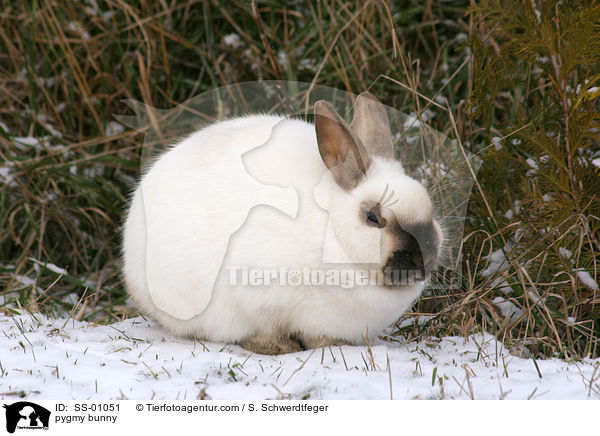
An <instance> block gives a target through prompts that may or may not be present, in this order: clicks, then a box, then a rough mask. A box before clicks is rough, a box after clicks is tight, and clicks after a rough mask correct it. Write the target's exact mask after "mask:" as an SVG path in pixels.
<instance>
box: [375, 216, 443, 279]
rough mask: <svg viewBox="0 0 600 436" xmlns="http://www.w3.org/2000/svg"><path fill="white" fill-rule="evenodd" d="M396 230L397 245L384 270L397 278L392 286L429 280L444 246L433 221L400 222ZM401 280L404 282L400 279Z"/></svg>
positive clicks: (395, 227)
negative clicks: (402, 223)
mask: <svg viewBox="0 0 600 436" xmlns="http://www.w3.org/2000/svg"><path fill="white" fill-rule="evenodd" d="M393 232H394V236H395V240H396V244H397V248H396V249H395V250H394V251H392V253H391V254H390V255H389V256H388V259H387V261H386V262H385V264H384V265H383V271H384V273H386V274H388V276H391V277H394V278H395V280H396V282H394V283H393V284H392V285H391V286H389V287H393V288H395V287H398V286H402V285H406V284H413V283H414V281H425V280H426V279H428V278H429V277H430V276H431V272H432V271H433V270H434V269H435V268H436V267H437V261H438V256H439V246H440V241H439V236H438V235H437V232H436V231H435V228H434V226H433V223H427V224H418V225H412V226H404V227H403V226H400V225H399V224H396V225H395V226H394V231H393ZM398 279H399V280H400V282H397V280H398ZM406 281H408V283H405V282H406Z"/></svg>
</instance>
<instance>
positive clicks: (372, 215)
mask: <svg viewBox="0 0 600 436" xmlns="http://www.w3.org/2000/svg"><path fill="white" fill-rule="evenodd" d="M366 218H367V225H369V226H373V227H377V228H382V227H384V226H385V218H383V216H382V215H381V206H379V204H377V205H375V206H374V207H372V208H371V209H369V210H367V211H366Z"/></svg>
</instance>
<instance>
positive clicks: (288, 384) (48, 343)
mask: <svg viewBox="0 0 600 436" xmlns="http://www.w3.org/2000/svg"><path fill="white" fill-rule="evenodd" d="M0 327H1V328H2V330H3V332H4V334H3V335H0V349H2V350H3V352H2V354H1V357H0V398H2V399H14V398H15V393H16V394H17V395H18V394H19V393H21V394H22V395H23V396H25V397H27V398H29V399H34V400H35V399H119V398H128V399H196V398H207V399H287V398H294V399H306V398H310V399H389V398H390V396H392V397H393V398H394V399H439V398H448V399H459V398H462V399H469V398H475V399H485V398H488V399H498V398H505V399H527V398H535V399H575V398H576V399H587V398H596V399H597V398H600V385H599V383H600V381H599V378H600V371H598V368H599V367H600V360H584V361H582V362H578V363H577V362H572V363H567V362H564V361H561V360H556V359H551V360H538V361H537V362H535V361H534V360H532V359H523V358H519V357H516V356H513V355H511V354H510V353H509V352H508V351H507V350H506V349H504V348H503V347H502V346H501V344H500V343H498V342H496V341H495V339H494V338H493V337H492V336H490V335H487V334H486V335H476V336H472V337H470V338H469V339H468V340H466V341H465V340H464V339H463V338H457V337H446V338H441V339H438V338H430V339H428V340H424V341H421V342H410V343H397V342H385V341H383V340H379V341H378V342H377V343H375V344H373V345H372V347H370V348H368V347H365V346H356V347H351V346H344V347H332V348H327V349H316V350H308V351H303V352H299V353H294V354H288V355H283V356H262V355H255V354H252V353H250V352H248V351H246V350H244V349H242V348H240V347H238V346H234V345H223V344H213V343H205V344H203V343H201V342H198V341H192V340H186V339H181V338H176V337H173V336H171V335H169V334H167V333H165V332H164V331H163V330H161V329H160V328H158V327H157V326H156V325H155V324H154V323H153V322H151V321H146V320H144V319H142V318H140V317H138V318H132V319H128V320H125V321H122V322H119V323H115V324H112V325H95V324H91V323H85V322H77V321H73V320H65V319H55V320H52V319H48V318H46V317H44V316H42V315H39V314H36V315H35V316H34V315H31V314H25V315H14V316H8V315H0ZM388 362H389V366H388Z"/></svg>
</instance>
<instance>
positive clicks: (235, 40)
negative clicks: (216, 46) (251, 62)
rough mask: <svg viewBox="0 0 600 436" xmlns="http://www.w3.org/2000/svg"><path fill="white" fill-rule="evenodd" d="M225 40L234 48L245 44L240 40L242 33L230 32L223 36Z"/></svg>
mask: <svg viewBox="0 0 600 436" xmlns="http://www.w3.org/2000/svg"><path fill="white" fill-rule="evenodd" d="M223 42H224V43H225V44H227V45H229V46H231V47H233V48H240V47H241V46H242V45H243V44H242V42H241V41H240V35H238V34H237V33H230V34H229V35H225V36H224V37H223Z"/></svg>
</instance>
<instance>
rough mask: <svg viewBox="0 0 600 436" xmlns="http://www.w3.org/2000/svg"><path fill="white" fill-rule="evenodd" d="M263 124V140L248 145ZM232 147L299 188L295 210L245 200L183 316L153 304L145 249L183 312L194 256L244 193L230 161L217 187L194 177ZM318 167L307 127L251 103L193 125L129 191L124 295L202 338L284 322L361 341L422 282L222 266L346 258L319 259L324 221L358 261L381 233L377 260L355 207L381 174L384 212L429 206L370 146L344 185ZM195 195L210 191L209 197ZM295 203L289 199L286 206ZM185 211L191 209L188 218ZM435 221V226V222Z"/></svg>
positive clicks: (421, 213)
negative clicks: (259, 274)
mask: <svg viewBox="0 0 600 436" xmlns="http://www.w3.org/2000/svg"><path fill="white" fill-rule="evenodd" d="M271 134H272V137H271V139H270V140H269V141H268V143H267V145H265V146H264V147H258V148H256V150H253V149H254V148H255V147H257V146H259V145H261V144H263V143H264V142H266V141H267V139H268V138H269V137H270V135H271ZM246 152H247V153H246ZM243 153H246V154H243ZM239 156H242V162H243V165H244V166H245V169H246V170H247V172H248V173H249V174H250V175H252V176H253V177H254V178H256V179H257V180H258V181H260V182H263V183H265V184H268V185H276V186H279V187H281V188H284V187H287V186H292V187H293V188H294V189H295V190H296V192H297V194H298V201H299V208H298V214H297V216H296V217H295V218H292V217H290V216H286V215H285V214H283V213H282V212H281V211H279V210H277V209H275V208H272V207H267V206H258V207H254V208H252V209H251V210H250V212H249V214H248V217H247V219H246V221H245V222H244V224H243V226H241V227H240V228H239V230H238V231H237V232H236V233H235V234H233V235H232V236H231V239H230V241H229V247H228V249H227V254H226V256H225V259H224V260H223V265H222V267H221V270H220V272H219V274H218V276H217V278H216V282H215V286H214V289H213V292H212V296H211V297H210V302H209V303H208V305H207V306H206V308H205V309H204V311H203V312H202V313H201V314H199V315H197V316H190V317H188V319H181V317H174V316H172V315H171V314H170V313H167V312H165V311H164V310H161V309H159V308H157V305H156V304H155V302H154V301H153V299H152V298H151V294H150V293H149V291H148V286H147V282H148V280H147V277H148V276H147V259H149V258H152V265H153V266H152V272H151V274H152V275H153V283H154V285H153V286H154V288H153V294H157V293H158V294H161V295H162V296H164V298H163V301H165V302H168V304H171V307H173V308H175V309H174V310H175V311H178V310H179V311H181V312H182V313H187V312H189V310H191V309H189V306H193V304H191V303H190V302H193V301H195V300H197V299H198V297H197V295H195V294H197V292H196V287H197V286H198V283H201V282H202V280H204V277H203V262H208V261H210V260H211V259H213V256H212V253H211V250H210V249H209V248H207V244H206V238H207V237H208V236H207V235H210V234H212V233H214V232H215V231H216V230H217V229H218V226H219V225H220V223H221V221H222V220H225V221H226V220H227V217H228V216H230V215H232V214H235V210H234V209H235V205H236V204H242V203H244V204H245V203H248V199H247V198H244V196H247V195H248V191H247V190H239V191H238V190H236V189H231V186H236V183H237V181H236V179H235V178H236V177H240V178H243V183H246V181H247V177H248V174H242V173H235V172H229V173H227V177H229V178H230V179H228V180H227V181H226V183H224V184H223V186H222V188H221V187H220V186H217V187H214V184H211V185H210V186H211V189H212V190H213V191H211V192H210V193H208V192H205V191H204V190H203V189H202V186H203V184H207V181H208V180H209V179H210V180H214V177H218V176H219V174H214V173H211V172H210V169H212V168H219V166H218V165H217V166H215V162H214V159H223V162H226V159H233V158H236V157H239ZM203 169H205V171H203ZM325 173H326V168H325V166H324V164H323V162H322V160H321V158H320V155H319V152H318V148H317V142H316V135H315V128H314V126H313V125H312V124H309V123H305V122H303V121H300V120H292V119H284V118H281V117H276V116H263V115H255V116H248V117H244V118H237V119H233V120H229V121H225V122H221V123H217V124H215V125H212V126H210V127H207V128H205V129H203V130H201V131H199V132H196V133H195V134H193V135H192V136H190V137H189V138H187V139H186V140H184V141H182V142H181V143H179V144H178V145H176V146H174V147H173V148H171V149H170V150H169V151H168V152H166V153H165V154H164V155H162V156H161V157H160V158H159V159H158V160H157V161H156V162H155V163H154V165H153V166H152V167H151V169H150V170H149V171H148V172H147V173H146V174H145V175H144V176H143V178H142V181H141V183H140V186H138V188H137V189H136V191H135V194H134V196H133V200H132V203H131V207H130V209H129V212H128V216H127V220H126V224H125V231H124V241H123V252H124V275H125V281H126V284H127V289H128V291H129V293H130V295H131V296H132V298H133V299H134V300H135V301H136V302H137V304H138V305H139V306H140V308H141V310H142V311H143V312H145V313H147V314H149V315H150V316H151V317H153V318H154V319H156V320H157V321H158V322H159V323H160V324H162V325H163V326H164V327H165V328H167V329H168V330H170V331H172V332H174V333H176V334H178V335H187V336H194V337H198V338H203V339H206V340H211V341H219V342H236V341H240V340H242V339H243V338H244V337H246V336H250V335H253V334H262V335H265V336H268V335H270V334H279V333H284V334H285V333H293V334H299V335H304V336H309V337H320V336H327V337H331V338H335V339H341V340H346V341H350V342H353V343H358V342H361V341H362V340H363V337H364V335H365V334H366V333H370V334H377V333H379V332H381V330H382V329H384V328H386V327H388V326H389V325H391V324H392V323H393V322H394V321H396V320H397V319H398V318H399V317H400V315H402V313H404V312H405V311H406V310H407V309H408V308H409V307H410V306H411V304H412V303H413V302H414V300H415V299H416V298H417V297H418V296H419V294H420V293H421V291H422V289H423V286H424V285H423V283H422V282H417V284H415V285H413V286H406V287H404V288H402V289H388V288H385V287H378V286H364V287H360V286H355V287H353V288H351V289H343V288H341V287H332V286H273V285H272V286H270V287H267V286H264V287H252V286H243V285H239V284H238V285H237V286H231V285H230V270H229V269H228V267H249V268H252V267H253V266H254V267H258V268H260V269H265V268H273V269H276V268H282V267H288V268H289V269H299V270H302V269H303V268H305V267H308V268H311V269H333V268H338V269H348V265H343V264H323V260H322V255H323V242H324V236H325V232H326V230H327V226H328V225H330V226H332V230H333V232H334V234H335V236H336V237H337V241H338V242H339V246H338V249H339V250H340V253H343V254H345V255H346V256H347V257H348V259H349V260H351V261H353V260H354V261H355V259H358V262H360V258H361V253H362V252H363V251H364V250H369V248H368V247H369V244H374V243H375V242H374V241H380V240H381V244H382V247H381V248H382V252H383V255H384V256H382V259H381V262H382V263H383V262H385V260H386V258H385V257H386V256H385V255H386V254H389V253H390V252H391V250H392V241H391V239H390V240H388V239H389V238H388V239H386V237H385V236H384V238H380V235H381V230H380V229H377V228H373V227H368V226H366V225H365V223H364V222H361V220H360V215H359V207H360V204H361V202H362V201H364V200H373V201H377V200H379V199H380V197H381V195H382V193H383V192H384V190H385V189H386V185H387V186H388V192H389V191H390V190H393V191H394V195H395V197H396V198H398V199H399V201H398V202H396V203H395V204H394V205H393V206H391V208H390V209H389V210H387V209H386V210H385V211H384V214H387V215H390V214H396V215H397V216H398V217H399V219H402V220H403V222H411V221H414V222H417V221H419V220H424V219H427V217H429V218H431V214H432V206H431V201H430V200H429V196H428V195H427V192H426V191H425V189H424V188H423V187H422V186H421V185H420V184H419V183H418V182H416V181H415V180H413V179H411V178H410V177H408V176H406V175H405V174H404V171H403V170H402V167H401V165H400V163H399V162H395V161H390V160H387V159H384V158H379V157H377V156H373V157H372V164H371V166H370V168H369V172H368V177H367V179H366V181H364V182H362V183H360V184H359V185H358V186H357V187H356V188H355V189H354V190H352V191H351V192H348V193H346V192H344V191H343V190H341V189H340V188H339V187H338V186H337V185H336V184H335V183H334V182H333V181H332V179H331V178H329V179H327V178H324V177H323V174H325ZM211 178H213V179H211ZM327 180H329V181H327ZM240 183H241V179H240ZM322 183H325V185H324V186H323V185H322ZM317 186H319V190H324V192H326V193H327V195H325V196H323V198H325V200H324V201H326V202H327V204H325V205H321V206H323V207H320V206H319V205H318V204H317V203H316V202H315V198H314V191H315V188H316V187H317ZM261 189H262V188H261ZM264 189H266V191H265V192H267V194H268V193H269V192H270V191H269V189H275V190H276V191H274V192H279V191H277V189H279V188H274V187H272V186H264ZM288 189H289V188H288ZM203 195H204V196H205V195H210V198H211V202H210V204H207V202H206V201H204V200H203V197H202V196H203ZM278 195H279V194H278ZM218 199H221V200H222V201H218ZM253 200H256V199H253ZM255 203H263V202H261V201H258V200H257V201H255ZM275 203H277V202H275ZM274 206H276V207H277V206H278V205H277V204H274ZM207 208H208V210H207ZM148 209H152V213H148ZM324 209H325V210H324ZM293 212H294V211H293V210H290V211H288V213H289V214H290V215H292V216H293V215H294V213H293ZM186 215H188V216H193V217H194V219H186ZM220 217H222V220H221V219H220ZM215 218H216V219H215ZM215 226H217V227H215ZM436 226H437V223H436ZM147 228H154V229H159V230H160V232H159V233H157V232H156V231H155V234H160V236H157V237H156V238H153V241H152V244H151V245H148V246H147V241H146V234H147ZM436 230H438V232H439V226H437V227H436ZM386 250H387V251H386ZM219 261H220V259H219ZM196 262H197V263H196ZM375 267H376V266H371V268H375ZM356 268H361V267H360V266H356ZM203 298H204V297H203ZM186 311H187V312H186ZM192 312H193V310H192ZM171 313H172V312H171ZM192 315H193V313H192Z"/></svg>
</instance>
